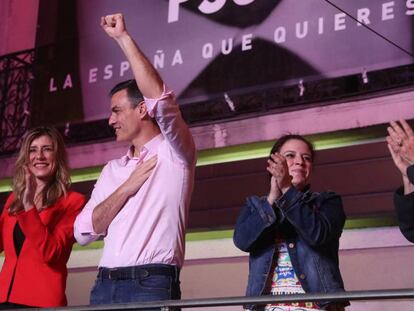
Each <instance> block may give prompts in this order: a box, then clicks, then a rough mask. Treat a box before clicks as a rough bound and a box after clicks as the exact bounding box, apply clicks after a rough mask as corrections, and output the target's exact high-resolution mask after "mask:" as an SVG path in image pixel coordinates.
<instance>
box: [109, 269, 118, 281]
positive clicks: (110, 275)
mask: <svg viewBox="0 0 414 311" xmlns="http://www.w3.org/2000/svg"><path fill="white" fill-rule="evenodd" d="M108 272H109V273H108V279H110V280H116V272H118V269H116V268H115V269H109V271H108ZM112 273H113V275H112Z"/></svg>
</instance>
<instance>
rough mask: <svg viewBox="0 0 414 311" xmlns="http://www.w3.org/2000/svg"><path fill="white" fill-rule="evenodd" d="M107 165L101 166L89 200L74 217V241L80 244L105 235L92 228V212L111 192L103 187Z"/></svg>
mask: <svg viewBox="0 0 414 311" xmlns="http://www.w3.org/2000/svg"><path fill="white" fill-rule="evenodd" d="M108 165H109V164H107V165H106V166H105V167H104V168H103V170H102V172H101V175H100V176H99V178H98V180H97V181H96V183H95V186H94V189H93V191H92V194H91V197H90V199H89V201H88V202H87V203H86V205H85V207H84V208H83V210H82V212H81V213H80V214H79V215H78V217H76V220H75V224H74V235H75V239H76V241H77V242H78V243H79V244H80V245H87V244H89V243H91V242H93V241H96V240H98V239H99V238H101V237H102V236H105V235H106V232H103V233H101V234H98V233H96V232H95V231H94V230H93V223H92V213H93V210H94V209H95V207H96V206H98V205H99V204H100V203H101V202H103V201H104V200H105V199H106V197H107V196H108V195H110V194H111V192H112V191H108V190H107V189H106V188H107V187H105V182H106V180H107V178H108V177H107V175H106V172H107V169H108ZM105 190H106V191H105Z"/></svg>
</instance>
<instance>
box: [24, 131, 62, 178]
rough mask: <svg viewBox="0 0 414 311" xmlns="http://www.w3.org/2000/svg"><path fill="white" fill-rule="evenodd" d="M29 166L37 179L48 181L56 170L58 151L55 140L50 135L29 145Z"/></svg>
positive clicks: (34, 140) (38, 138) (40, 137)
mask: <svg viewBox="0 0 414 311" xmlns="http://www.w3.org/2000/svg"><path fill="white" fill-rule="evenodd" d="M28 168H29V170H30V172H31V173H32V174H33V175H34V176H35V177H36V179H37V180H39V181H42V182H48V181H49V180H51V179H52V178H53V176H54V174H55V172H56V152H55V148H54V146H53V141H52V139H51V138H50V136H48V135H42V136H39V137H37V138H35V139H33V141H32V142H31V144H30V147H29V163H28Z"/></svg>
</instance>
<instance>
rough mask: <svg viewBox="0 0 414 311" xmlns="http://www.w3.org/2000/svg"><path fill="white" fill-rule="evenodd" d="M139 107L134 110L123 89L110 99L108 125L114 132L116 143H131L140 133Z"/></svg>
mask: <svg viewBox="0 0 414 311" xmlns="http://www.w3.org/2000/svg"><path fill="white" fill-rule="evenodd" d="M139 109H140V107H139V105H138V106H137V107H136V108H134V107H133V106H132V105H131V102H130V100H129V98H128V95H127V91H126V90H125V89H123V90H120V91H118V92H116V93H115V94H114V95H113V96H112V98H111V116H110V117H109V125H110V126H112V127H113V128H114V130H115V135H116V140H117V141H132V140H133V139H134V138H136V137H137V136H138V135H139V133H140V131H141V118H140V115H139Z"/></svg>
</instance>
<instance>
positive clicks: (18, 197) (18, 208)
mask: <svg viewBox="0 0 414 311" xmlns="http://www.w3.org/2000/svg"><path fill="white" fill-rule="evenodd" d="M41 136H48V137H50V139H51V140H52V143H53V151H54V154H55V172H54V175H53V177H52V178H51V179H50V181H49V182H48V183H47V185H46V186H45V187H44V188H43V190H42V192H41V193H40V195H41V196H42V202H43V206H46V207H47V206H51V205H53V204H54V203H55V202H56V201H57V200H58V199H59V198H60V197H61V196H65V195H66V194H67V191H68V189H69V187H70V173H69V165H68V159H67V153H66V148H65V143H64V141H63V137H62V135H60V133H59V132H58V130H57V129H55V128H54V127H49V126H42V127H36V128H33V129H31V130H29V132H27V134H26V135H25V137H24V139H23V142H22V146H21V148H20V151H19V154H18V156H17V160H16V164H15V167H14V178H13V193H14V198H13V201H12V203H11V204H10V207H9V214H10V215H16V214H18V213H20V212H22V211H24V207H23V194H24V191H25V188H26V182H25V171H24V166H25V165H27V164H28V163H29V153H30V145H31V144H32V142H33V140H35V139H37V138H39V137H41Z"/></svg>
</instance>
